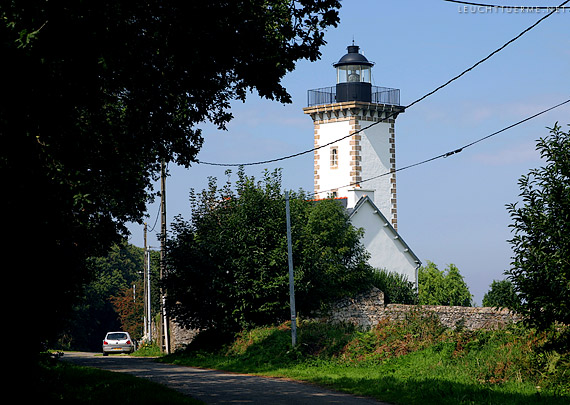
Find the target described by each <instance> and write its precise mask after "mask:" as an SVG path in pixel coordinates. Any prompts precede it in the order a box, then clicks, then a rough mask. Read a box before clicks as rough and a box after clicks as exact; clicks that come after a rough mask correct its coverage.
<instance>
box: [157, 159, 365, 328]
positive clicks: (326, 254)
mask: <svg viewBox="0 0 570 405" xmlns="http://www.w3.org/2000/svg"><path fill="white" fill-rule="evenodd" d="M290 204H291V210H290V211H291V226H292V230H291V231H292V240H293V246H292V250H293V264H294V268H295V298H296V304H297V305H296V308H297V310H298V311H300V312H302V313H305V314H308V313H309V312H310V311H312V310H316V309H321V308H323V307H324V306H325V305H326V303H328V302H331V301H333V300H336V299H338V298H340V297H344V296H347V295H350V294H353V293H355V292H359V291H361V290H362V289H365V288H366V287H369V286H370V277H371V273H372V271H373V270H372V269H371V268H370V267H369V266H368V265H367V263H366V260H367V253H366V251H365V249H364V247H363V246H362V245H361V244H360V238H361V232H360V231H359V230H357V229H355V228H354V227H353V226H352V225H351V224H350V222H349V220H348V216H347V214H346V212H345V210H344V208H343V207H342V206H341V205H340V204H339V203H338V202H336V201H334V200H324V201H319V202H314V201H308V200H306V199H305V198H304V195H303V193H302V192H300V193H293V194H292V195H291V200H290ZM191 205H192V218H191V220H189V221H185V220H183V219H182V218H178V219H177V221H176V223H175V224H173V227H172V229H173V236H172V237H171V238H170V239H169V241H168V255H167V257H168V272H167V275H166V288H167V290H168V297H167V300H168V301H167V305H168V308H169V314H171V316H172V317H173V318H175V319H176V321H177V322H178V323H179V324H181V325H183V326H185V327H188V328H211V329H215V330H217V331H220V332H230V333H231V332H236V331H239V330H241V329H244V328H248V327H250V326H254V325H268V324H275V323H279V322H283V321H285V320H287V319H288V318H289V313H290V307H289V278H288V255H287V233H286V216H285V201H284V198H283V193H282V191H281V175H280V172H279V171H275V172H271V173H270V172H266V173H265V175H264V177H263V179H262V180H261V181H259V182H257V181H256V180H255V179H254V178H253V177H248V176H246V175H245V174H244V173H243V171H241V170H240V171H239V172H238V180H237V182H236V184H235V191H234V190H233V186H232V185H231V184H230V183H227V184H226V185H225V186H224V187H222V188H221V189H218V187H217V186H216V182H215V179H211V181H210V187H209V189H207V190H203V191H202V192H201V193H200V194H195V193H194V192H192V193H191Z"/></svg>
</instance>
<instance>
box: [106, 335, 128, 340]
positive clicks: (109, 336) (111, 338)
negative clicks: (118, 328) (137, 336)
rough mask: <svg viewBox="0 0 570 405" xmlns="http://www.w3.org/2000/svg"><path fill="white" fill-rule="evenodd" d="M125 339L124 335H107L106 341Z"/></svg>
mask: <svg viewBox="0 0 570 405" xmlns="http://www.w3.org/2000/svg"><path fill="white" fill-rule="evenodd" d="M126 338H127V334H126V333H109V334H108V335H107V340H125V339H126Z"/></svg>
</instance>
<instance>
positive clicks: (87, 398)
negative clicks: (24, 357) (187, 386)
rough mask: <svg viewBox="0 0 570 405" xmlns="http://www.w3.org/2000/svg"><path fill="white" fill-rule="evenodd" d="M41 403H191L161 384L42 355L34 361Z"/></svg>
mask: <svg viewBox="0 0 570 405" xmlns="http://www.w3.org/2000/svg"><path fill="white" fill-rule="evenodd" d="M38 368H39V370H38V374H39V379H38V381H37V382H38V390H37V391H36V393H37V394H39V397H40V398H42V403H55V402H57V403H70V404H175V405H177V404H188V405H190V404H192V405H197V404H201V403H202V402H200V401H196V400H193V399H192V398H189V397H187V396H185V395H182V394H181V393H179V392H178V391H175V390H172V389H169V388H166V387H165V386H163V385H160V384H157V383H154V382H152V381H148V380H145V379H142V378H137V377H134V376H131V375H127V374H121V373H113V372H111V371H104V370H99V369H95V368H89V367H80V366H76V365H73V364H71V363H68V362H63V361H57V360H54V359H51V358H47V357H46V358H43V359H41V360H40V361H39V364H38Z"/></svg>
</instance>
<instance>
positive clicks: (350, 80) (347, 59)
mask: <svg viewBox="0 0 570 405" xmlns="http://www.w3.org/2000/svg"><path fill="white" fill-rule="evenodd" d="M347 49H348V53H347V54H346V55H344V56H343V57H342V58H340V60H339V61H338V62H337V63H335V64H334V65H333V66H334V67H335V68H336V101H337V102H343V101H364V102H371V100H372V83H371V82H372V66H374V63H372V62H369V61H368V59H366V58H365V57H364V55H362V54H361V53H360V52H359V47H358V46H356V45H354V44H353V45H350V46H349V47H348V48H347Z"/></svg>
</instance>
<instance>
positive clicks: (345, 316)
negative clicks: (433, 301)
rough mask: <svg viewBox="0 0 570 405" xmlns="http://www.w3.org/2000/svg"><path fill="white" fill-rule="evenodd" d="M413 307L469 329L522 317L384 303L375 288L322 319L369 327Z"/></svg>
mask: <svg viewBox="0 0 570 405" xmlns="http://www.w3.org/2000/svg"><path fill="white" fill-rule="evenodd" d="M416 308H420V309H422V310H424V311H429V312H433V313H435V314H437V316H438V317H439V319H440V321H441V323H442V324H443V325H445V326H447V327H450V328H453V327H455V326H456V325H458V323H462V324H463V327H464V328H466V329H469V330H475V329H492V328H497V327H500V326H502V325H506V324H508V323H512V322H518V321H520V320H521V319H522V318H521V317H520V316H518V315H516V314H514V313H512V312H511V311H509V310H508V309H501V310H498V309H495V308H489V307H449V306H435V305H421V306H416V305H402V304H385V302H384V293H383V292H382V291H380V290H378V289H377V288H374V289H372V290H371V291H370V292H368V293H365V294H361V295H359V296H357V297H354V298H347V299H344V300H341V301H339V302H338V303H336V304H335V305H334V306H333V308H332V310H331V311H330V313H329V314H328V315H327V316H325V317H322V319H325V320H328V321H330V322H349V323H352V324H355V325H359V326H361V327H364V328H370V327H372V326H374V325H376V324H378V323H379V322H380V321H381V320H383V319H388V318H389V319H392V320H401V319H404V318H405V316H406V314H407V313H409V312H410V311H411V310H412V309H416Z"/></svg>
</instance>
